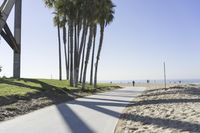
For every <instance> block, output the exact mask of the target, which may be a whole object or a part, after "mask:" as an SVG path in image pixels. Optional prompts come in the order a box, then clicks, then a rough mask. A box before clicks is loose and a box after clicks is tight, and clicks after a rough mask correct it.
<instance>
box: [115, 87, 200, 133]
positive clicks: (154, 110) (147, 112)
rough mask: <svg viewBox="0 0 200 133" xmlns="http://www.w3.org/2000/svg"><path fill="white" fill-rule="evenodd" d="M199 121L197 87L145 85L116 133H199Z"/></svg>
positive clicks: (198, 90) (199, 95) (199, 93)
mask: <svg viewBox="0 0 200 133" xmlns="http://www.w3.org/2000/svg"><path fill="white" fill-rule="evenodd" d="M156 86H157V87H156ZM146 87H147V86H146ZM199 118H200V85H197V84H188V85H184V84H182V85H169V86H168V88H167V89H164V88H162V87H161V86H160V88H159V85H148V87H147V89H146V91H145V92H144V93H143V94H142V95H140V96H138V97H137V99H135V100H134V101H133V102H132V104H131V105H130V106H128V107H127V108H126V109H125V110H124V114H123V115H122V116H121V119H120V120H119V122H118V125H117V127H116V133H200V119H199Z"/></svg>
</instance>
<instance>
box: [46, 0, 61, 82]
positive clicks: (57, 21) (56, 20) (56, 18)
mask: <svg viewBox="0 0 200 133" xmlns="http://www.w3.org/2000/svg"><path fill="white" fill-rule="evenodd" d="M44 3H45V5H46V6H47V7H48V8H54V7H55V3H56V0H44ZM54 15H55V16H54V19H53V20H54V25H55V26H57V31H58V52H59V57H58V58H59V80H62V62H61V39H60V38H61V37H60V23H61V22H60V14H59V13H58V12H54Z"/></svg>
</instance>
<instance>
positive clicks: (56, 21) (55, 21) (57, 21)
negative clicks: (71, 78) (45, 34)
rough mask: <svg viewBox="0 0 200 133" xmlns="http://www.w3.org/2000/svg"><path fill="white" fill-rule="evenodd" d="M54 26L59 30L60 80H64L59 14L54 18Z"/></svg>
mask: <svg viewBox="0 0 200 133" xmlns="http://www.w3.org/2000/svg"><path fill="white" fill-rule="evenodd" d="M54 24H55V25H56V26H57V30H58V52H59V57H58V58H59V80H62V60H61V39H60V17H59V15H58V14H56V15H55V17H54Z"/></svg>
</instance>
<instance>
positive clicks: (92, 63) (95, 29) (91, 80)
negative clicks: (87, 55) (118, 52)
mask: <svg viewBox="0 0 200 133" xmlns="http://www.w3.org/2000/svg"><path fill="white" fill-rule="evenodd" d="M96 33H97V26H95V27H94V36H93V37H94V38H93V49H92V61H91V69H90V85H92V84H93V66H94V53H95V43H96Z"/></svg>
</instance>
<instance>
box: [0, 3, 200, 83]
mask: <svg viewBox="0 0 200 133" xmlns="http://www.w3.org/2000/svg"><path fill="white" fill-rule="evenodd" d="M1 1H2V0H1ZM113 2H114V3H115V4H116V6H117V7H116V9H115V10H116V14H115V20H114V22H113V23H112V24H111V25H109V26H108V27H107V29H106V32H105V40H104V47H103V51H102V56H101V61H100V66H99V67H100V68H99V79H100V80H129V79H130V80H131V79H161V78H162V77H163V62H164V61H165V62H166V67H167V77H168V78H173V79H188V78H193V79H198V78H200V61H199V59H200V52H199V50H200V1H199V0H114V1H113ZM51 12H52V11H51V10H49V9H47V8H45V6H44V4H43V1H42V0H34V1H27V0H23V25H22V72H21V74H22V77H30V78H31V77H32V78H51V75H52V76H53V78H57V77H58V60H57V58H58V50H57V48H58V46H57V38H56V37H57V31H56V28H55V27H54V26H53V23H52V16H53V15H52V14H51ZM12 20H13V18H12V16H11V17H10V18H9V23H10V25H12V23H13V22H12ZM12 56H13V55H12V50H11V49H10V48H9V47H8V45H7V44H5V42H4V41H3V39H1V41H0V65H2V66H3V72H1V74H0V75H1V76H2V75H6V76H12V61H13V59H12ZM63 68H64V62H63ZM63 73H65V72H64V71H63ZM63 75H64V74H63Z"/></svg>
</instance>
